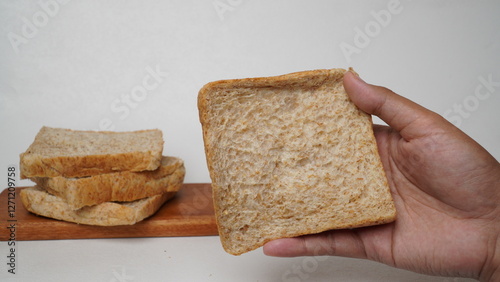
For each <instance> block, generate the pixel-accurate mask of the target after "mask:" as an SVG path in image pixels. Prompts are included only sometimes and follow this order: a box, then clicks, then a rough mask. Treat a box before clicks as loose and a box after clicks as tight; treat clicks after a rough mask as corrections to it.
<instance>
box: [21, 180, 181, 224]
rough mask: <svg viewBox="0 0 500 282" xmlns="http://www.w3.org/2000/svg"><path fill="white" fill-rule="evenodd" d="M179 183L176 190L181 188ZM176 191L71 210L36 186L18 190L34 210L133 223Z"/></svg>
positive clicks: (49, 214)
mask: <svg viewBox="0 0 500 282" xmlns="http://www.w3.org/2000/svg"><path fill="white" fill-rule="evenodd" d="M180 186H181V185H180V184H179V185H178V186H176V187H177V190H178V189H179V188H180ZM175 194H176V191H172V192H167V193H163V194H159V195H155V196H151V197H148V198H144V199H141V200H137V201H133V202H106V203H102V204H99V205H95V206H88V207H83V208H81V209H79V210H74V209H73V208H72V207H71V206H69V205H68V204H67V203H66V202H65V201H64V200H63V199H61V198H59V197H56V196H54V195H51V194H49V193H47V191H45V190H43V189H41V188H39V187H36V186H35V187H28V188H25V189H23V190H21V193H20V195H21V201H22V202H23V205H24V206H25V207H26V209H27V210H28V211H30V212H32V213H34V214H38V215H41V216H45V217H50V218H54V219H59V220H63V221H68V222H74V223H79V224H87V225H100V226H115V225H132V224H135V223H137V222H139V221H141V220H143V219H145V218H147V217H149V216H151V215H153V214H154V213H155V212H156V211H157V210H158V209H159V208H160V207H161V206H162V205H163V204H164V203H165V202H166V201H167V200H169V199H171V198H172V197H173V196H175Z"/></svg>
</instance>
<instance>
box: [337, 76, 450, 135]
mask: <svg viewBox="0 0 500 282" xmlns="http://www.w3.org/2000/svg"><path fill="white" fill-rule="evenodd" d="M344 88H345V90H346V92H347V94H348V95H349V97H350V98H351V100H352V101H353V102H354V104H356V106H358V108H360V109H361V110H363V111H365V112H366V113H368V114H372V115H376V116H378V117H379V118H381V119H382V120H383V121H385V122H386V123H387V124H388V125H389V126H390V127H392V128H393V129H395V130H396V131H398V132H399V133H400V134H401V136H402V137H403V138H404V139H406V140H407V141H409V140H411V139H414V138H418V137H421V136H425V135H427V134H428V133H429V129H430V128H436V127H434V126H433V124H434V125H435V122H436V121H437V120H439V119H440V118H437V117H438V115H437V114H436V113H434V112H432V111H430V110H428V109H426V108H424V107H422V106H420V105H418V104H416V103H414V102H412V101H410V100H408V99H406V98H404V97H402V96H400V95H398V94H396V93H394V92H392V91H391V90H389V89H387V88H384V87H380V86H375V85H371V84H368V83H366V82H364V81H363V80H362V79H361V78H360V77H359V76H358V75H356V74H355V73H353V72H352V71H348V72H346V74H345V75H344Z"/></svg>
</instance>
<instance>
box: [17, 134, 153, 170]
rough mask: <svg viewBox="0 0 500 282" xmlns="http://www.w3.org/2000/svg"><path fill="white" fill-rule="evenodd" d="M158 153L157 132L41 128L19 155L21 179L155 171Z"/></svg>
mask: <svg viewBox="0 0 500 282" xmlns="http://www.w3.org/2000/svg"><path fill="white" fill-rule="evenodd" d="M144 144H145V145H144ZM103 148H104V149H103ZM162 152H163V137H162V133H161V131H160V130H157V129H154V130H139V131H133V132H110V131H99V132H97V131H77V130H70V129H62V128H51V127H46V126H44V127H42V128H41V129H40V131H39V132H38V134H37V136H36V137H35V141H34V142H33V143H32V144H31V145H30V146H29V148H28V149H27V150H26V152H24V153H22V154H21V155H20V171H21V179H25V178H30V177H55V176H63V177H85V176H91V175H98V174H103V173H110V172H116V171H144V170H155V169H157V168H158V166H159V165H160V162H161V158H162Z"/></svg>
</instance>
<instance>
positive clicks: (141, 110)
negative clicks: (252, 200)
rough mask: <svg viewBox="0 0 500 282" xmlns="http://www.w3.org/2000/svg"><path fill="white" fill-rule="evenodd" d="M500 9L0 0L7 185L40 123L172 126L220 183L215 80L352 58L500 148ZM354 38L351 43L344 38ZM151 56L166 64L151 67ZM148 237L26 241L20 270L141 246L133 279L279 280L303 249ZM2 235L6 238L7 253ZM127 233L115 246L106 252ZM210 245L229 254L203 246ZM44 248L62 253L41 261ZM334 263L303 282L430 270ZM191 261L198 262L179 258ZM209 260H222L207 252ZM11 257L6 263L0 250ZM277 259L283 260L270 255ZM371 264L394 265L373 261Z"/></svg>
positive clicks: (176, 140)
mask: <svg viewBox="0 0 500 282" xmlns="http://www.w3.org/2000/svg"><path fill="white" fill-rule="evenodd" d="M381 11H385V12H381ZM387 14H389V15H390V16H389V17H387ZM384 15H385V17H384ZM499 15H500V2H498V1H434V0H433V1H409V0H401V1H399V2H394V1H389V0H383V1H326V0H325V1H285V0H282V1H242V0H207V1H201V0H199V1H194V0H193V1H180V0H179V1H96V0H94V1H64V2H54V1H51V0H40V1H0V121H1V122H0V136H1V138H0V156H1V157H0V162H1V163H0V169H1V170H3V172H2V171H0V181H1V182H0V183H1V184H0V185H1V186H2V188H3V187H6V186H7V184H6V183H7V177H6V174H7V167H8V166H9V165H12V164H16V165H17V164H18V162H19V154H20V153H22V152H23V151H25V150H26V149H27V147H28V146H29V145H30V144H31V142H32V141H33V138H34V137H35V135H36V133H37V132H38V130H39V129H40V128H41V127H42V126H44V125H45V126H52V127H63V128H71V129H82V130H84V129H88V130H98V129H103V128H104V127H107V126H112V129H113V130H116V131H128V130H137V129H149V128H158V129H161V130H162V131H163V133H164V139H165V147H164V153H165V154H167V155H173V156H179V157H181V158H183V159H184V160H185V163H186V168H187V175H186V179H185V180H186V182H191V183H192V182H210V179H209V176H208V171H207V168H206V163H205V156H204V151H203V142H202V135H201V126H200V124H199V121H198V111H197V106H196V98H197V94H198V90H199V89H200V88H201V87H202V86H203V85H204V84H205V83H207V82H210V81H214V80H219V79H227V78H244V77H256V76H270V75H279V74H284V73H289V72H295V71H302V70H311V69H318V68H336V67H342V68H347V67H350V66H352V67H354V68H355V70H356V71H357V72H358V73H360V75H361V76H362V77H363V78H364V79H365V80H366V81H367V82H370V83H373V84H378V85H383V86H386V87H388V88H391V89H392V90H394V91H395V92H397V93H399V94H401V95H403V96H405V97H408V98H410V99H412V100H414V101H416V102H418V103H420V104H422V105H423V106H425V107H428V108H430V109H431V110H433V111H436V112H438V113H439V114H442V115H445V116H446V117H447V118H448V119H449V120H450V121H452V122H454V123H456V124H458V125H459V127H460V128H461V129H462V130H463V131H465V132H466V133H467V134H469V135H470V136H472V137H473V138H474V139H476V140H477V141H478V142H479V143H480V144H481V145H483V146H484V147H485V148H486V149H487V150H489V151H490V152H491V153H492V154H493V155H494V156H495V157H496V158H497V159H500V146H499V143H500V130H499V129H500V126H499V117H500V114H498V112H497V111H498V108H499V106H500V69H499V65H500V28H499V27H500V16H499ZM346 46H350V47H349V48H350V50H351V51H352V50H354V51H355V53H351V54H348V53H346V52H345V48H346ZM342 48H344V51H343V49H342ZM148 70H149V71H148ZM151 70H156V71H157V72H160V74H161V75H160V76H159V77H157V78H156V80H155V79H154V77H153V76H151V74H150V73H151ZM148 77H149V78H148ZM145 81H146V83H147V84H146V85H145V84H144V83H145ZM484 81H490V83H489V85H485V83H484ZM492 82H493V83H492ZM486 84H488V83H486ZM144 86H147V88H149V90H147V89H145V88H144ZM141 87H142V88H141ZM141 89H142V90H145V92H140V90H141ZM478 89H479V90H478ZM476 90H477V91H479V92H477V93H479V94H480V95H478V94H477V93H476ZM134 95H135V96H134ZM134 97H135V98H134ZM134 99H135V100H134ZM127 101H128V102H127ZM460 109H461V110H460ZM106 123H107V125H106V126H104V125H105V124H106ZM29 184H30V182H29V181H28V180H22V181H18V186H23V185H29ZM2 204H4V203H2ZM174 240H180V242H179V243H175V244H174V245H175V246H174V245H172V246H173V249H172V254H171V255H170V256H171V257H173V258H176V259H177V260H175V261H177V264H175V267H173V268H170V270H168V271H166V270H164V269H162V270H160V269H161V266H158V268H156V267H152V266H151V265H147V264H146V263H151V260H154V261H155V263H158V265H164V264H168V259H167V258H165V257H164V256H162V253H161V252H162V251H163V250H164V249H161V247H159V248H160V249H157V252H159V253H158V254H156V255H154V254H150V251H152V250H155V249H156V248H155V247H153V246H157V245H158V244H160V243H161V244H163V246H164V248H168V246H169V245H170V244H172V242H173V241H174ZM182 240H184V241H182ZM144 241H145V242H146V243H145V245H144V246H145V247H144V248H143V249H142V248H140V247H138V246H137V245H133V246H135V247H133V248H130V252H127V249H128V248H129V246H128V244H129V243H128V242H134V244H135V242H136V241H134V240H130V241H127V240H121V241H112V240H92V241H62V242H24V243H22V242H21V243H20V247H19V249H20V252H21V253H20V255H21V256H22V255H23V252H24V254H25V256H24V257H22V259H20V266H19V267H20V272H21V273H23V272H24V273H25V274H26V273H29V274H30V275H32V276H30V277H35V276H36V277H38V278H37V279H39V281H42V280H43V279H45V277H47V278H46V279H47V280H49V279H55V280H57V279H62V280H66V281H68V280H67V279H66V278H67V277H66V276H65V275H66V274H68V275H69V273H71V272H72V271H75V269H76V266H73V268H72V267H67V266H65V263H66V261H65V257H67V256H77V257H80V260H81V261H82V262H80V263H79V265H81V267H83V266H85V267H88V269H90V271H89V273H87V274H86V275H87V276H78V277H80V278H79V279H82V280H89V279H90V278H93V279H92V280H94V281H112V279H113V276H112V271H113V265H115V264H114V262H112V260H116V259H117V258H118V257H121V258H127V257H129V258H135V260H136V261H134V260H130V261H121V260H120V259H118V261H117V262H116V265H121V266H126V267H127V268H126V269H127V271H128V272H127V273H128V274H129V275H130V276H134V277H135V278H134V281H152V280H154V279H152V278H151V277H156V279H157V280H162V279H160V278H165V279H167V278H166V277H168V274H170V275H173V276H171V277H175V279H174V278H172V279H171V280H169V279H167V280H168V281H182V279H181V277H185V279H186V281H203V280H211V281H236V280H235V278H234V277H235V276H232V275H229V276H228V274H227V273H228V272H227V271H225V270H228V269H227V268H228V267H229V265H230V267H231V268H232V269H236V270H232V271H233V272H234V273H245V275H244V277H239V279H240V280H241V281H276V280H279V281H281V280H280V279H281V278H279V277H282V276H281V274H282V273H283V271H285V270H286V269H287V268H290V267H291V265H292V262H296V263H298V264H300V263H301V262H303V260H302V259H296V260H295V261H294V260H293V259H292V260H283V259H271V258H263V257H262V255H261V253H260V251H256V252H253V253H252V254H249V255H247V256H244V257H239V258H233V257H228V255H225V254H224V253H222V252H221V251H220V246H219V244H218V242H217V239H214V238H176V239H172V238H166V239H144ZM205 241H208V242H206V244H215V246H212V245H210V247H208V246H207V245H205ZM68 242H69V243H68ZM176 242H177V241H176ZM182 242H184V243H186V242H189V244H194V245H193V246H197V247H198V248H199V250H192V249H190V250H189V251H190V252H191V253H189V254H190V256H193V258H192V259H190V260H188V261H185V262H182V263H180V262H179V261H180V259H179V258H181V257H182V256H183V253H184V252H183V250H182V248H179V247H178V246H179V244H181V245H182V244H183V243H182ZM148 244H149V245H148ZM75 245H76V246H79V245H81V246H82V247H81V248H78V247H75ZM94 245H95V246H94ZM119 245H122V246H123V248H119V247H118V246H119ZM83 246H85V247H83ZM5 248H6V246H5V244H1V246H0V250H2V254H4V252H3V251H4V250H5ZM33 248H35V249H36V248H40V252H39V253H38V252H35V251H33ZM115 248H119V251H120V252H117V253H116V255H114V253H109V252H108V251H113V252H115ZM203 248H208V249H207V250H204V249H203ZM212 248H215V249H217V251H216V252H215V253H213V256H214V257H216V258H217V257H218V258H220V262H217V259H216V260H215V261H209V262H205V260H203V259H202V258H199V259H198V255H200V256H201V257H205V256H206V255H207V253H206V252H208V251H209V249H212ZM28 249H29V250H31V251H28ZM64 250H66V253H64V252H65V251H64ZM53 251H55V252H56V254H54V255H50V253H51V252H53ZM92 252H97V255H96V256H95V257H94V256H92ZM34 254H36V255H34ZM2 257H3V255H2ZM77 257H75V258H74V259H75V260H77ZM167 257H168V256H167ZM139 258H140V259H141V260H139V261H138V259H139ZM47 259H50V261H52V262H54V263H56V264H55V265H52V264H50V265H47V266H46V267H44V268H37V267H36V265H38V263H39V262H40V261H44V262H45V263H47V262H48V261H47ZM332 260H333V259H330V260H328V261H327V262H329V261H332ZM181 261H182V260H181ZM335 262H336V265H337V268H336V270H335V272H332V271H328V269H330V266H329V265H330V264H328V263H326V262H320V263H319V267H318V270H317V271H314V272H313V273H309V275H310V276H309V277H308V278H307V279H305V281H318V280H322V279H325V277H343V278H339V279H341V280H344V281H345V280H346V279H347V278H349V277H351V278H353V281H366V280H371V279H382V280H384V281H398V280H401V279H403V278H401V277H407V281H410V280H412V281H427V280H426V279H427V278H423V277H422V276H411V275H413V274H408V273H406V272H398V271H397V270H392V269H390V270H388V268H383V267H381V268H377V267H379V266H378V264H372V263H366V264H365V263H364V262H358V263H357V264H353V262H352V260H344V259H338V260H337V259H336V260H335ZM94 263H95V264H99V265H100V266H99V267H97V266H93V267H92V266H91V265H94ZM142 263H145V264H144V265H141V264H142ZM183 263H186V264H187V266H185V267H179V265H182V264H183ZM205 263H209V265H211V267H201V266H202V265H203V264H205ZM0 264H1V265H2V268H0V270H2V272H1V273H0V277H4V275H5V273H6V271H4V267H5V265H4V263H3V260H1V259H0ZM82 265H83V266H82ZM132 265H135V266H136V267H138V268H141V269H146V270H147V271H146V272H141V271H142V270H141V271H136V272H135V273H134V269H135V270H137V269H138V268H137V269H136V268H134V267H133V266H132ZM225 265H228V266H227V267H226V266H225ZM273 265H275V266H276V268H277V270H276V271H277V272H273V270H272V269H271V270H266V271H267V272H265V273H261V272H259V270H258V269H260V267H264V266H267V267H271V266H273ZM193 266H197V267H196V268H193ZM96 267H97V268H99V269H97V268H96ZM370 267H375V268H376V269H379V271H381V273H386V276H377V275H372V274H373V273H372V272H367V271H363V270H366V269H371V268H370ZM64 269H69V270H68V271H69V272H68V273H66V274H64V271H65V270H64ZM193 269H197V270H198V271H196V270H194V271H193ZM238 269H239V270H240V272H238ZM353 269H354V270H353ZM80 270H81V269H80ZM54 271H55V272H54ZM353 271H354V272H356V274H353ZM164 272H165V273H164ZM144 273H148V274H147V275H148V276H144V275H146V274H144ZM270 273H272V274H270ZM375 273H376V272H375ZM26 275H28V274H26ZM89 275H90V276H89ZM92 275H94V276H92ZM106 275H107V276H106ZM155 275H161V276H155ZM183 275H185V276H183ZM189 275H194V276H191V278H193V277H196V279H194V280H193V279H191V278H189V277H190V276H189ZM315 275H316V276H315ZM335 275H337V276H335ZM342 275H344V276H342ZM350 275H351V276H350ZM384 275H385V274H384ZM401 275H402V276H401ZM404 275H410V276H404ZM21 277H22V274H20V275H18V278H19V279H21ZM26 277H28V276H26ZM68 277H69V276H68ZM146 277H149V278H146ZM236 277H238V276H236ZM346 277H347V278H346ZM374 277H375V278H374ZM409 277H411V278H409ZM72 279H73V280H72V281H75V280H78V279H77V278H72ZM391 279H392V280H391ZM419 279H420V280H419ZM55 280H54V281H55ZM62 280H61V281H62ZM403 280H404V279H403ZM117 281H118V280H117ZM129 281H130V280H129ZM436 281H443V280H442V279H441V280H436ZM446 281H452V280H446Z"/></svg>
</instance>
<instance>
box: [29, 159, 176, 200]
mask: <svg viewBox="0 0 500 282" xmlns="http://www.w3.org/2000/svg"><path fill="white" fill-rule="evenodd" d="M185 173H186V170H185V168H184V162H183V161H182V160H181V159H180V158H176V157H163V159H162V162H161V165H160V167H159V168H158V169H156V170H153V171H143V172H130V171H121V172H114V173H106V174H99V175H94V176H90V177H83V178H65V177H61V176H56V177H33V178H30V179H31V180H32V181H33V182H35V183H36V184H37V186H38V187H40V188H42V189H44V190H46V191H48V192H49V193H50V194H53V195H55V196H58V197H60V198H62V199H63V200H64V201H65V202H66V203H68V205H69V206H71V207H72V208H73V209H79V208H82V207H84V206H92V205H96V204H100V203H104V202H108V201H118V202H128V201H134V200H138V199H142V198H146V197H150V196H153V195H157V194H163V193H166V192H169V191H172V190H175V189H177V187H178V186H179V185H180V184H182V182H183V180H184V175H185Z"/></svg>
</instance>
